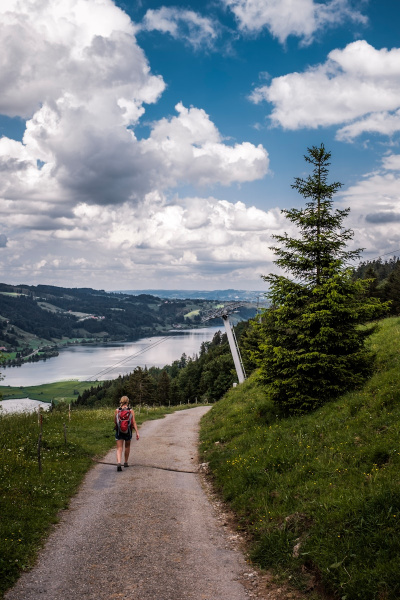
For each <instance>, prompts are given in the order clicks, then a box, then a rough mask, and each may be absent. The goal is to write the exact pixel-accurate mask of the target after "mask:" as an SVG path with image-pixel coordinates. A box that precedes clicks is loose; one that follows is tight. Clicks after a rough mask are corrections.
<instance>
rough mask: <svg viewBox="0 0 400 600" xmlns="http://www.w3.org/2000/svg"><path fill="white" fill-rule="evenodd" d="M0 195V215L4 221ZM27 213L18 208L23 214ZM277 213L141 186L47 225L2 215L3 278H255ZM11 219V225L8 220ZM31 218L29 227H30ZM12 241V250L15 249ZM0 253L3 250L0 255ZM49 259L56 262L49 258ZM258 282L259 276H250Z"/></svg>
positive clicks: (264, 263)
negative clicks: (135, 194) (137, 196)
mask: <svg viewBox="0 0 400 600" xmlns="http://www.w3.org/2000/svg"><path fill="white" fill-rule="evenodd" d="M3 211H5V212H7V207H4V206H3V204H2V203H1V202H0V220H1V221H2V222H3V223H4V222H5V221H4V219H3V218H2V217H3ZM30 220H31V216H30V215H29V214H26V215H25V222H26V223H28V222H29V221H30ZM283 222H284V219H283V217H282V215H281V213H280V211H279V210H278V209H273V210H270V211H268V212H265V211H262V210H259V209H257V208H255V207H249V208H247V207H246V206H245V205H244V204H243V203H241V202H237V203H235V204H234V203H231V202H228V201H225V200H217V199H215V198H212V197H210V198H201V197H196V198H185V199H179V198H176V199H175V200H174V202H173V203H168V202H167V201H166V199H165V198H163V197H160V196H158V195H157V194H149V195H148V196H147V197H146V198H145V199H144V203H143V204H140V205H137V206H136V207H132V205H131V204H130V203H125V204H123V205H121V206H119V207H118V209H116V208H115V207H112V206H107V207H100V206H96V205H89V204H80V205H78V206H77V207H75V208H74V209H73V211H72V214H71V216H70V218H68V219H66V218H64V219H63V220H60V219H57V218H55V219H53V222H52V227H51V226H50V223H48V227H47V228H41V223H39V222H38V223H37V224H36V223H33V225H32V226H31V228H30V231H26V230H24V229H22V227H23V222H22V221H20V222H19V226H20V227H19V229H18V228H17V227H16V226H15V224H13V223H8V224H7V228H6V230H5V233H4V234H3V235H5V236H6V235H7V237H8V238H9V239H10V240H11V242H12V243H10V242H9V243H8V245H7V248H3V249H2V252H3V253H4V252H6V253H7V254H6V256H5V258H6V261H7V263H8V265H9V267H8V268H9V272H8V276H7V273H6V274H4V272H3V273H2V276H3V277H6V280H9V278H10V276H11V277H12V278H13V279H14V278H16V279H18V280H20V281H27V282H28V281H32V278H33V279H34V278H35V277H36V276H37V274H38V273H39V272H40V277H41V279H42V280H47V281H53V283H55V284H57V283H58V284H62V282H63V281H64V283H65V279H66V278H67V277H68V278H70V277H72V278H73V281H74V285H90V281H91V280H92V279H93V285H94V287H96V285H97V286H98V283H97V284H95V283H94V281H95V280H96V281H98V280H99V278H101V281H102V282H103V284H102V287H104V286H105V287H108V288H109V289H111V288H113V287H114V288H115V281H116V280H118V282H119V286H120V285H122V284H123V285H124V286H127V287H131V286H132V284H134V285H135V286H136V285H137V282H138V280H139V278H143V280H145V281H147V282H151V281H153V283H154V284H155V285H156V287H160V285H161V281H162V280H163V281H164V282H165V283H164V284H165V285H166V286H167V287H168V284H169V285H170V279H169V280H168V278H171V277H174V279H175V278H177V279H176V281H178V280H180V281H181V283H182V284H183V283H184V282H186V284H187V285H190V286H191V287H196V282H197V287H198V284H199V282H202V285H206V286H207V287H208V286H210V285H211V286H213V285H214V286H217V287H218V285H220V284H221V281H222V280H221V277H223V278H227V279H226V281H228V282H229V281H234V280H235V279H238V280H239V279H240V278H247V279H249V278H250V279H254V280H255V282H257V280H259V277H260V274H262V273H265V272H266V270H267V269H268V268H269V267H268V263H269V261H270V260H271V259H272V253H271V251H270V250H269V248H268V246H269V245H271V234H272V233H273V232H276V231H279V230H280V229H281V228H282V226H283ZM13 225H14V226H13ZM36 225H37V227H36ZM16 249H18V251H16ZM2 256H4V255H2ZM55 261H56V262H55ZM258 285H261V282H259V283H258Z"/></svg>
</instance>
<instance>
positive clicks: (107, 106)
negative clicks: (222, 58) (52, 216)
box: [0, 0, 268, 213]
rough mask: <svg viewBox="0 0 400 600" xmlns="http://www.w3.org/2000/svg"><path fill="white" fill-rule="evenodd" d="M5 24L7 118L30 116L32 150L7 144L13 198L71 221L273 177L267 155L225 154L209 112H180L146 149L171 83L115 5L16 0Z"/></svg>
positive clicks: (1, 189)
mask: <svg viewBox="0 0 400 600" xmlns="http://www.w3.org/2000/svg"><path fill="white" fill-rule="evenodd" d="M89 14H90V18H89ZM0 15H1V17H2V18H3V19H2V23H1V25H0V30H2V32H3V36H0V52H1V54H0V56H1V59H0V60H1V61H2V62H3V67H4V68H3V69H2V70H1V72H2V74H3V75H2V80H1V83H2V94H1V97H0V113H3V114H7V115H10V116H13V115H19V116H21V117H28V121H27V124H26V131H25V134H24V137H23V143H22V144H21V143H19V142H13V141H12V140H6V139H5V138H4V139H3V141H2V143H1V145H0V157H1V161H2V162H1V164H0V168H1V169H2V171H3V174H4V175H5V177H4V178H3V179H2V181H1V183H0V193H2V194H3V197H4V198H5V199H8V200H11V199H13V200H15V201H16V200H17V199H18V201H22V199H24V198H25V199H27V198H29V199H33V198H35V199H39V198H40V202H41V203H42V204H43V202H45V203H48V204H50V205H51V206H52V207H53V208H54V207H55V206H57V207H58V210H61V207H62V206H64V210H65V211H66V213H68V211H69V210H70V208H71V206H74V205H76V204H77V203H79V202H85V203H94V204H101V205H107V204H118V203H123V202H125V201H127V200H130V201H132V202H140V201H141V198H143V196H144V195H145V194H147V193H149V192H151V191H152V190H155V189H157V188H160V189H165V188H167V187H170V186H174V185H176V184H178V183H180V182H183V181H186V182H189V183H192V184H196V185H197V184H200V185H203V184H209V183H218V182H219V183H222V184H230V183H232V182H234V181H237V182H243V181H251V180H253V179H255V178H258V177H262V176H263V175H264V174H265V173H266V172H267V169H268V154H267V152H266V151H265V150H264V148H262V146H258V147H255V146H254V145H252V144H250V143H246V142H244V143H242V144H236V145H234V146H230V145H227V144H224V143H223V141H222V136H221V135H220V133H219V132H218V130H217V128H216V127H215V125H214V124H213V123H212V122H211V120H210V119H209V117H208V115H206V113H205V112H204V111H202V110H201V109H195V108H191V109H185V108H184V107H183V106H182V105H181V104H178V106H177V109H178V112H179V116H178V117H175V118H172V119H162V120H160V121H158V122H155V123H154V124H153V127H152V131H151V135H150V137H149V139H148V140H146V139H144V140H141V141H138V140H137V139H136V137H135V134H134V127H135V125H136V124H137V122H138V120H139V119H140V117H141V116H142V115H143V114H144V111H145V108H144V104H148V103H153V102H156V101H157V99H158V98H159V96H160V94H161V93H162V92H163V90H164V87H165V84H164V82H163V80H162V78H161V77H160V76H154V75H152V74H151V72H150V67H149V64H148V62H147V59H146V57H145V55H144V53H143V51H142V50H141V48H139V46H138V45H137V43H136V40H135V37H134V33H133V32H134V26H133V24H132V23H131V21H130V19H129V18H128V16H127V15H126V14H125V13H123V12H122V11H121V10H120V9H118V8H117V7H116V6H115V5H114V4H113V3H112V2H111V0H66V1H65V2H63V3H62V4H60V2H58V0H32V2H31V3H29V4H26V3H23V2H19V0H8V2H7V4H6V5H4V3H3V4H2V5H1V8H0ZM185 15H186V17H187V18H188V19H189V17H190V18H192V20H193V21H195V20H196V19H195V17H196V16H195V15H194V14H193V15H192V14H191V13H190V14H189V12H188V11H187V14H186V13H185ZM186 17H185V18H186ZM196 18H197V17H196ZM199 23H200V24H202V26H203V29H204V30H206V22H205V21H204V23H203V21H201V20H200V21H199ZM128 126H129V128H128ZM171 150H172V151H173V152H172V153H171V152H170V151H171ZM38 161H40V163H38ZM47 209H48V210H50V207H49V206H47Z"/></svg>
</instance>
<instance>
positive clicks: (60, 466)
mask: <svg viewBox="0 0 400 600" xmlns="http://www.w3.org/2000/svg"><path fill="white" fill-rule="evenodd" d="M179 408H181V409H183V408H189V407H188V406H181V407H178V409H179ZM172 411H173V409H168V408H163V407H160V408H150V407H149V408H147V407H145V408H144V409H142V410H141V411H140V412H139V411H138V410H137V411H135V417H136V422H137V423H138V425H140V424H141V423H143V422H144V421H147V420H150V419H158V418H160V417H162V416H163V415H165V414H167V413H169V412H172ZM113 412H114V411H113V409H112V408H99V409H80V410H73V411H72V413H71V420H70V421H69V420H68V412H67V407H66V406H64V407H63V406H61V408H60V409H57V410H55V411H53V412H51V413H43V434H42V451H41V462H42V472H41V473H39V468H38V438H39V425H38V415H37V414H36V413H35V414H18V415H3V416H0V515H1V518H0V598H3V596H4V593H5V591H6V590H7V589H8V588H9V587H11V586H12V585H13V584H14V583H15V581H16V580H17V579H18V577H19V575H20V574H21V571H23V570H24V569H27V568H30V567H31V566H32V565H33V564H34V562H35V558H36V555H37V552H38V550H39V548H40V547H41V546H42V544H43V541H44V539H45V536H46V533H47V532H48V530H49V528H50V526H51V524H52V523H56V522H57V521H58V518H59V517H58V515H59V511H60V510H62V509H65V508H67V507H68V503H69V500H70V498H71V496H72V495H73V494H74V493H75V492H76V490H77V488H78V486H79V484H80V483H81V481H82V479H83V477H84V475H85V473H86V472H87V471H88V470H89V468H90V467H91V466H92V465H93V461H92V458H94V457H101V456H103V455H104V454H105V453H106V452H107V451H108V450H110V449H111V448H112V447H113V446H114V445H115V439H114V430H113ZM64 424H65V426H66V429H67V443H65V437H64Z"/></svg>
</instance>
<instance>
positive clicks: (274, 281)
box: [253, 145, 384, 414]
mask: <svg viewBox="0 0 400 600" xmlns="http://www.w3.org/2000/svg"><path fill="white" fill-rule="evenodd" d="M330 157H331V154H330V152H327V151H326V150H325V148H324V146H323V145H321V146H320V147H315V146H314V147H312V148H309V149H308V154H307V155H306V156H305V160H306V161H307V163H309V164H311V165H312V167H313V172H312V174H311V175H310V176H308V177H307V179H301V178H296V179H295V183H294V184H293V186H292V187H293V188H294V189H297V190H298V192H299V193H300V194H301V195H302V196H303V197H304V198H305V199H306V200H307V203H306V206H305V208H303V209H300V210H299V209H292V210H283V211H282V212H283V213H284V214H285V215H286V217H287V219H288V220H289V221H291V222H292V223H294V224H295V225H296V226H297V227H298V230H299V235H298V236H297V237H290V236H289V235H288V234H287V233H285V234H284V235H276V236H274V239H275V240H276V241H277V242H278V243H279V246H274V247H273V250H274V252H275V254H276V255H277V257H278V258H277V260H276V261H275V263H276V264H277V265H278V266H279V267H281V268H282V269H283V270H284V271H286V273H288V274H290V275H291V278H289V277H287V276H285V275H277V274H270V275H267V276H264V277H263V279H264V280H265V281H267V282H268V283H269V286H270V288H269V292H268V293H267V296H268V298H269V300H270V303H271V308H269V309H268V310H266V311H265V313H264V315H263V319H262V322H261V324H260V325H259V328H260V332H259V333H260V336H261V339H262V341H261V342H260V344H259V347H258V349H257V351H256V352H254V353H253V357H254V359H255V360H256V361H257V363H258V365H259V366H260V371H259V373H260V378H261V380H262V381H263V382H264V383H265V384H267V385H268V390H269V393H270V394H271V397H272V399H273V400H274V402H275V403H276V404H277V405H278V406H279V407H280V409H281V410H282V411H283V412H284V413H286V414H290V413H295V412H305V411H308V410H312V409H314V408H316V407H317V406H320V405H321V404H323V403H324V402H326V401H327V400H329V399H331V398H334V397H336V396H338V395H339V394H341V393H343V392H344V391H346V390H350V389H352V388H354V387H356V386H358V385H360V384H361V383H362V382H363V380H364V379H365V378H366V377H367V376H368V375H369V374H370V373H371V370H372V367H373V355H372V353H371V352H370V351H369V350H368V349H366V347H365V340H366V337H367V336H368V335H370V333H371V332H372V328H371V327H369V328H360V325H361V324H365V323H367V322H369V321H371V320H372V319H374V318H375V317H377V316H379V315H380V314H381V313H382V311H383V310H384V307H383V305H382V304H381V302H380V301H379V299H377V298H371V297H368V294H367V293H366V292H367V287H368V285H369V282H368V281H367V280H361V279H358V280H356V281H354V280H353V278H352V271H351V270H350V269H348V268H346V266H347V263H348V262H349V261H350V260H351V259H354V258H357V257H358V256H359V254H360V252H361V250H351V251H350V250H347V249H346V245H347V243H348V242H349V241H350V240H351V239H352V237H353V232H352V231H351V230H349V229H345V228H344V227H343V220H344V219H345V217H347V215H348V213H349V210H350V209H345V210H337V209H336V210H334V209H333V200H332V198H333V196H334V194H335V193H336V192H337V191H338V189H339V188H340V186H341V184H340V183H338V182H335V183H331V184H329V183H328V182H327V178H328V171H329V170H328V167H329V164H330V163H329V159H330Z"/></svg>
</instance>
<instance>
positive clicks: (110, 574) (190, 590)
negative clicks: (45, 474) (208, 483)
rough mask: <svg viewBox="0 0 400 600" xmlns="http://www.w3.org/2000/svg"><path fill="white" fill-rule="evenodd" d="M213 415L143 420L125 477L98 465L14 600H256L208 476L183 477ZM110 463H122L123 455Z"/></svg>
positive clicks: (10, 597)
mask: <svg viewBox="0 0 400 600" xmlns="http://www.w3.org/2000/svg"><path fill="white" fill-rule="evenodd" d="M207 410H208V407H197V408H192V409H188V410H183V411H178V412H175V413H173V414H171V415H168V416H167V417H166V418H165V419H161V420H157V421H147V422H146V423H144V424H143V425H142V427H141V428H140V435H141V439H140V441H139V442H135V443H133V444H132V453H131V463H132V465H131V466H130V467H129V468H125V469H124V470H123V472H122V473H120V472H117V469H116V467H115V466H110V465H107V464H97V465H96V466H95V467H94V468H93V469H92V470H91V471H90V472H89V473H88V474H87V476H86V478H85V480H84V483H83V485H82V486H81V488H80V491H79V492H78V494H77V495H76V496H75V497H74V498H73V499H72V501H71V504H70V508H69V509H68V510H67V511H65V513H64V514H63V516H62V519H61V522H60V523H59V524H58V525H56V526H55V528H54V531H53V532H52V534H51V535H50V537H49V539H48V541H47V543H46V545H45V548H44V549H43V551H42V552H41V553H40V555H39V559H38V562H37V565H36V566H35V567H34V568H33V569H32V570H31V571H30V572H28V573H25V574H23V575H22V577H21V578H20V579H19V581H18V582H17V584H16V586H15V587H14V588H13V589H12V590H10V591H9V592H8V593H7V594H6V596H5V598H6V600H36V599H38V600H39V599H40V600H70V599H71V600H72V599H74V600H103V599H104V600H106V599H107V600H111V599H122V600H124V599H125V600H128V599H129V600H247V599H248V598H249V596H248V594H247V592H246V589H245V588H244V586H243V585H242V583H241V582H240V578H241V576H242V574H243V572H244V571H245V570H246V562H245V560H244V557H243V555H242V554H241V553H240V551H238V550H237V549H235V548H234V547H232V546H231V544H230V543H229V539H228V533H227V532H226V531H225V529H224V528H223V527H222V526H221V523H220V522H218V519H217V516H216V513H215V511H214V509H213V507H212V505H211V504H210V502H209V501H208V499H207V496H206V494H205V492H204V490H203V488H202V486H201V481H200V476H199V475H198V474H197V473H194V472H178V471H195V470H196V466H197V442H198V429H199V421H200V418H201V417H202V415H203V414H205V413H206V412H207ZM104 462H110V463H113V462H115V451H114V450H113V451H111V452H110V453H109V454H107V456H106V457H105V458H104ZM135 463H136V465H137V466H135ZM139 465H142V466H139ZM147 465H148V466H147ZM152 466H153V467H154V466H156V467H158V468H152ZM160 467H164V468H166V469H177V471H172V470H163V469H162V468H160Z"/></svg>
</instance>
